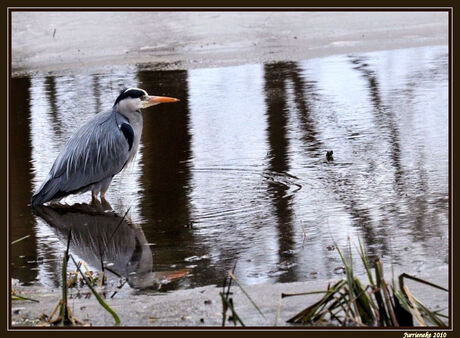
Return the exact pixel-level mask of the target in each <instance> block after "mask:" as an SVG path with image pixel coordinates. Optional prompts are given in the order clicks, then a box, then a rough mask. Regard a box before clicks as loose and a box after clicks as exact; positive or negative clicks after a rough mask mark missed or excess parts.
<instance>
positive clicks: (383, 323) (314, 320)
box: [281, 242, 448, 327]
mask: <svg viewBox="0 0 460 338" xmlns="http://www.w3.org/2000/svg"><path fill="white" fill-rule="evenodd" d="M335 247H336V249H337V252H338V253H339V255H340V258H341V260H342V263H343V265H344V267H345V278H344V279H342V280H340V281H338V282H336V283H334V284H332V285H328V287H327V290H326V291H314V292H308V293H300V294H282V295H281V297H289V296H297V295H306V294H315V293H324V295H323V297H322V298H321V299H320V300H319V301H318V302H316V303H314V304H312V305H310V306H308V307H307V308H306V309H304V310H302V311H300V312H299V313H298V314H296V315H295V316H294V317H292V318H290V319H289V320H288V321H287V322H288V323H292V324H303V325H315V326H321V325H340V326H379V327H401V326H402V327H412V326H414V321H415V323H416V325H418V326H437V327H446V326H447V324H446V322H445V321H444V319H447V318H448V317H447V316H445V315H443V314H441V313H440V311H431V310H429V309H428V308H427V307H426V306H425V305H424V304H422V302H420V301H419V300H418V299H417V298H415V297H414V296H413V295H412V294H411V292H410V291H409V289H408V287H407V286H406V285H405V284H404V280H405V279H411V280H414V281H416V282H419V283H423V284H426V285H429V286H431V287H434V288H437V289H440V290H443V291H448V290H447V289H445V288H443V287H441V286H438V285H435V284H433V283H430V282H427V281H425V280H422V279H419V278H416V277H414V276H411V275H408V274H405V273H403V274H401V275H400V276H399V278H398V285H395V284H396V283H395V282H394V281H393V282H392V283H391V284H389V283H388V282H387V281H386V280H385V278H384V274H383V266H382V262H381V261H380V260H379V259H378V258H376V259H375V260H374V262H373V266H371V262H370V260H369V257H368V255H367V254H366V253H365V251H364V249H363V247H362V245H361V242H360V243H359V253H360V257H361V262H362V263H363V265H364V268H365V270H366V274H367V277H368V284H367V285H366V286H364V284H363V283H362V282H361V281H360V280H359V279H358V278H357V277H356V276H355V275H354V273H353V265H352V257H351V248H350V245H349V246H348V247H349V256H350V262H348V261H347V260H346V259H345V257H344V256H343V254H342V251H341V250H340V248H339V247H338V246H337V245H335Z"/></svg>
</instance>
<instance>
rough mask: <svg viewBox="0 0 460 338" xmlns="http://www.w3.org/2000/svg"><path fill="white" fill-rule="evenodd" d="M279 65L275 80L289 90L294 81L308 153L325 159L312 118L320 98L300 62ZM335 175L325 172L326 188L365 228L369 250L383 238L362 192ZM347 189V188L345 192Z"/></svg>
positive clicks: (285, 96) (365, 238) (284, 100)
mask: <svg viewBox="0 0 460 338" xmlns="http://www.w3.org/2000/svg"><path fill="white" fill-rule="evenodd" d="M276 65H277V67H274V69H273V73H274V74H275V75H274V78H276V77H278V80H277V81H278V84H279V85H280V86H281V88H285V85H286V84H285V83H286V81H292V84H293V92H294V93H293V95H294V98H293V101H294V102H295V104H296V110H297V114H298V119H299V121H300V127H301V130H302V133H303V135H302V141H303V144H304V147H303V150H304V152H305V154H306V155H307V156H308V157H309V158H322V157H324V156H325V153H322V151H323V150H325V149H326V147H325V145H323V143H322V141H321V139H320V138H319V133H318V126H317V125H316V121H315V119H314V116H312V111H311V107H312V104H311V103H310V102H308V100H309V99H310V98H314V96H315V95H316V93H315V87H314V83H312V82H308V81H306V80H305V79H304V77H303V76H302V74H301V72H302V70H301V68H300V67H299V66H298V65H297V64H296V63H293V62H288V63H278V64H276ZM273 66H275V65H273ZM280 77H281V78H280ZM283 90H284V91H282V92H281V93H282V98H283V102H284V105H282V106H283V107H285V106H286V102H287V100H288V97H287V93H286V90H285V89H283ZM271 92H272V93H276V92H275V91H273V90H271ZM267 95H268V93H267ZM280 106H281V105H280ZM283 109H285V108H283ZM334 173H335V171H324V172H323V173H322V175H328V177H327V180H325V182H328V184H327V186H326V188H327V189H330V191H331V193H332V194H333V196H334V197H335V198H336V199H337V200H338V201H340V202H341V203H343V204H344V207H345V210H346V211H347V212H348V213H349V215H350V218H351V220H352V222H353V225H354V226H355V227H357V228H359V229H361V231H362V234H363V237H364V241H365V244H366V245H367V246H368V247H369V246H370V245H372V244H375V243H376V241H378V240H379V239H378V238H379V236H376V234H375V230H374V229H373V226H372V218H371V216H370V212H369V210H368V208H366V207H365V206H364V205H362V204H361V203H360V202H359V201H358V200H357V199H356V196H358V195H359V193H358V192H356V191H354V190H355V187H354V184H353V182H352V181H350V180H346V179H345V182H344V178H343V177H340V178H338V177H337V176H336V175H333V174H334ZM343 187H345V190H344V189H343ZM382 238H383V237H382ZM383 241H384V239H383ZM381 244H382V246H383V247H384V248H385V247H386V246H385V243H381Z"/></svg>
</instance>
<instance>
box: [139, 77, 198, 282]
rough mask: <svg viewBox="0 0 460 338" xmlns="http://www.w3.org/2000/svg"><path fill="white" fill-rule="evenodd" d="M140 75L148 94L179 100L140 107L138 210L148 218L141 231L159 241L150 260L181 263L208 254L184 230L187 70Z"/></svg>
mask: <svg viewBox="0 0 460 338" xmlns="http://www.w3.org/2000/svg"><path fill="white" fill-rule="evenodd" d="M138 79H139V87H141V88H143V89H145V90H146V91H147V92H148V93H149V94H150V95H165V96H172V97H177V98H179V99H180V102H177V103H172V104H163V105H161V104H160V105H158V106H155V107H153V108H149V109H146V110H144V111H143V116H144V128H143V132H142V144H143V147H142V149H141V151H142V162H143V170H142V174H141V182H142V188H143V197H142V200H141V212H142V214H143V216H144V218H145V219H147V220H149V224H148V225H146V226H145V227H144V231H145V234H146V236H147V238H148V239H149V242H153V243H156V244H157V245H156V246H155V250H154V263H155V264H165V263H171V262H174V263H177V262H183V261H184V258H186V257H189V256H194V255H204V254H205V253H206V252H204V251H205V250H206V249H204V248H203V246H202V244H201V243H196V246H197V247H195V244H194V236H193V235H192V233H191V232H192V231H193V230H191V229H187V228H186V225H187V224H188V223H189V222H190V221H191V219H190V217H191V215H190V197H189V194H190V181H191V178H190V161H191V135H190V131H189V108H188V84H187V72H186V71H162V72H151V71H139V72H138ZM150 222H151V223H150ZM185 248H187V249H185ZM192 278H199V276H196V277H192Z"/></svg>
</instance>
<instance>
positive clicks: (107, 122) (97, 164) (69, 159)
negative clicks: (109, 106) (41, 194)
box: [50, 113, 129, 192]
mask: <svg viewBox="0 0 460 338" xmlns="http://www.w3.org/2000/svg"><path fill="white" fill-rule="evenodd" d="M128 156H129V144H128V142H127V141H126V138H125V136H124V134H123V132H122V131H121V130H120V129H119V127H118V124H117V121H116V118H115V116H114V115H113V114H109V113H104V114H100V116H96V117H95V118H93V119H92V120H90V121H89V122H88V123H87V124H85V125H84V126H83V127H82V128H81V129H79V130H78V131H77V133H75V134H74V136H73V137H72V138H71V139H70V140H69V142H68V143H67V144H66V146H65V147H64V149H63V150H62V151H61V153H60V154H59V156H58V158H57V159H56V161H55V163H54V165H53V167H52V169H51V172H50V174H51V176H52V178H53V179H55V180H59V190H60V191H62V192H72V191H78V190H80V189H82V188H84V187H86V186H88V185H91V184H93V183H97V182H99V181H101V180H103V179H105V178H107V177H111V176H113V175H116V174H117V173H119V172H120V171H121V170H122V169H123V166H124V165H125V163H126V161H127V160H128Z"/></svg>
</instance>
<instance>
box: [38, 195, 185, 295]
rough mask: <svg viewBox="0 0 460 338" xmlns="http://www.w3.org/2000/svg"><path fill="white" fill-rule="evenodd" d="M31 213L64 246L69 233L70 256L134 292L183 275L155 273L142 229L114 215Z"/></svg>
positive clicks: (67, 210) (88, 210)
mask: <svg viewBox="0 0 460 338" xmlns="http://www.w3.org/2000/svg"><path fill="white" fill-rule="evenodd" d="M34 210H35V211H36V213H37V215H38V216H39V217H41V218H42V219H43V220H44V221H45V222H46V223H48V224H49V225H50V226H51V227H52V228H54V229H55V230H56V232H57V234H58V237H59V238H60V240H61V241H62V242H63V243H65V242H67V236H68V232H69V230H72V235H71V242H70V250H71V252H73V253H75V254H76V255H78V256H79V257H80V258H82V259H83V260H84V261H85V262H87V263H88V264H90V265H91V266H93V267H98V268H100V269H101V270H104V271H109V272H112V273H113V274H115V275H118V276H120V275H121V276H124V277H125V278H126V279H127V281H128V284H129V285H130V286H131V287H133V288H138V289H145V288H149V287H154V286H158V284H160V283H161V282H163V281H165V280H172V279H175V278H179V277H182V276H183V275H185V274H186V271H177V272H173V273H171V272H154V271H153V259H152V251H151V250H150V246H149V244H148V243H147V239H146V238H145V235H144V231H143V230H142V228H141V227H140V226H137V225H134V224H132V223H130V222H129V221H128V220H127V219H125V218H124V217H121V216H119V215H117V214H116V213H115V212H104V210H103V208H102V206H100V205H90V204H74V205H72V206H68V205H53V206H36V207H35V208H34ZM102 264H104V266H103V267H102V266H101V265H102Z"/></svg>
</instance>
